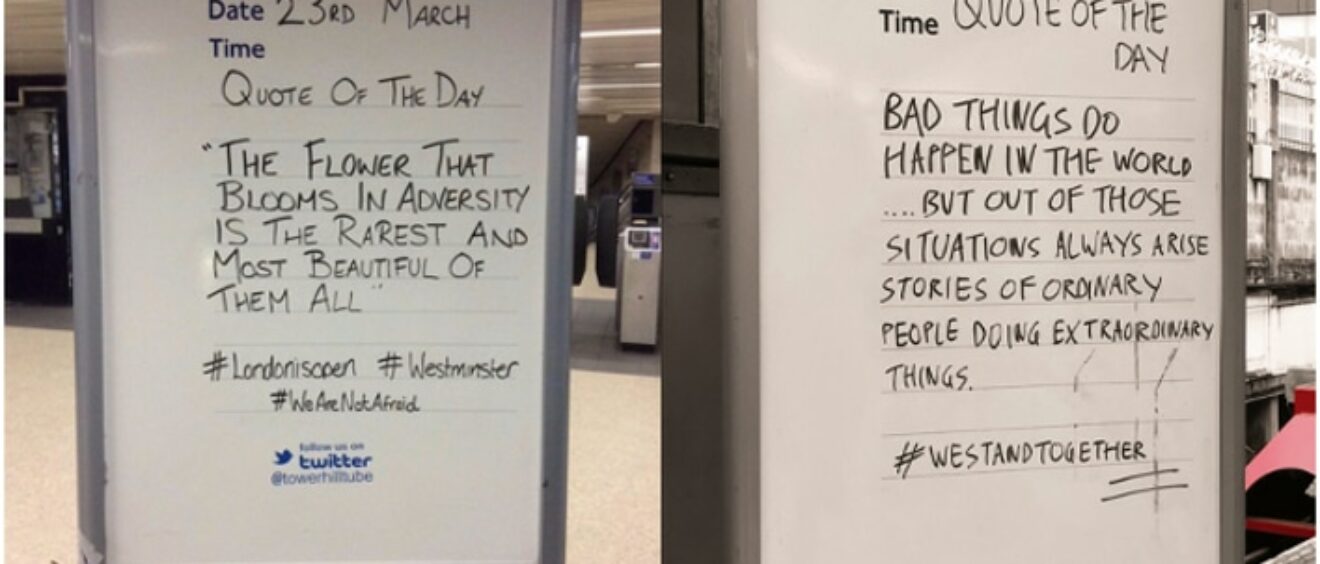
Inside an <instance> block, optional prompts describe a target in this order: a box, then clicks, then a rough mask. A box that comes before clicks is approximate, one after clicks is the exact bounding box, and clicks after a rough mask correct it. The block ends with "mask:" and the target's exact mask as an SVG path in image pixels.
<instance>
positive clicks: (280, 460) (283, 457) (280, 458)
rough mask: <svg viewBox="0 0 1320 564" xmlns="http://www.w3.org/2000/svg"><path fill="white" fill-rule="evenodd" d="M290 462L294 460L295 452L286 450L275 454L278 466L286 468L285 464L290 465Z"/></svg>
mask: <svg viewBox="0 0 1320 564" xmlns="http://www.w3.org/2000/svg"><path fill="white" fill-rule="evenodd" d="M290 460H293V452H292V451H290V450H289V449H287V448H286V449H284V450H283V451H276V452H275V465H276V466H284V465H285V464H288V463H289V461H290Z"/></svg>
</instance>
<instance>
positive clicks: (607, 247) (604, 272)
mask: <svg viewBox="0 0 1320 564" xmlns="http://www.w3.org/2000/svg"><path fill="white" fill-rule="evenodd" d="M618 239H619V196H618V194H606V195H603V196H601V197H600V201H599V202H597V203H596V281H597V282H599V283H600V286H601V287H602V288H613V287H614V286H615V278H616V276H615V275H616V273H617V272H618V270H616V268H617V264H618V254H619V242H618Z"/></svg>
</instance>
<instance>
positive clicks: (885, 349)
mask: <svg viewBox="0 0 1320 564" xmlns="http://www.w3.org/2000/svg"><path fill="white" fill-rule="evenodd" d="M1123 303H1125V304H1131V303H1132V302H1130V301H1129V302H1123ZM1202 341H1205V339H1201V338H1196V339H1144V340H1142V341H1141V343H1142V344H1147V343H1153V344H1160V343H1165V344H1169V343H1189V342H1191V343H1196V342H1202ZM1133 342H1134V341H1128V340H1122V341H1094V342H1090V341H1085V342H1076V343H1057V344H1048V345H1018V346H1015V347H1003V348H1000V349H987V348H985V347H977V346H975V345H929V346H919V347H882V348H881V349H880V350H881V351H883V352H905V351H912V352H916V351H941V350H949V349H978V350H984V351H986V352H999V351H1005V352H1006V351H1014V350H1017V351H1020V350H1023V349H1027V350H1032V349H1034V350H1044V349H1049V348H1054V347H1077V346H1099V345H1123V346H1130V345H1131V344H1132V343H1133ZM1128 383H1131V381H1129V382H1128Z"/></svg>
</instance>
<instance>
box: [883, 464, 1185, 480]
mask: <svg viewBox="0 0 1320 564" xmlns="http://www.w3.org/2000/svg"><path fill="white" fill-rule="evenodd" d="M1162 461H1166V462H1191V461H1192V459H1191V458H1166V459H1162ZM1149 465H1150V462H1149V461H1146V460H1142V461H1135V462H1110V463H1106V464H1075V465H1068V466H1043V467H1032V468H994V469H990V470H969V471H966V472H959V473H957V474H935V473H928V474H909V475H907V476H884V477H882V478H880V479H881V480H884V481H886V482H888V481H903V480H915V479H924V478H965V477H969V476H977V475H980V474H1004V473H1008V472H1044V471H1049V470H1088V469H1092V468H1113V467H1116V466H1149Z"/></svg>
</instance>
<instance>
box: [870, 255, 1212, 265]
mask: <svg viewBox="0 0 1320 564" xmlns="http://www.w3.org/2000/svg"><path fill="white" fill-rule="evenodd" d="M1194 260H1196V258H1194V257H1167V258H1164V257H1160V258H1156V257H1128V258H1108V259H1089V260H1064V259H1020V260H987V261H980V262H915V261H909V262H903V261H892V262H884V263H881V264H880V266H881V267H885V266H920V267H923V268H939V267H950V268H952V267H967V266H989V265H995V264H1076V265H1082V264H1114V263H1122V264H1127V263H1133V262H1150V263H1174V262H1192V261H1194Z"/></svg>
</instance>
